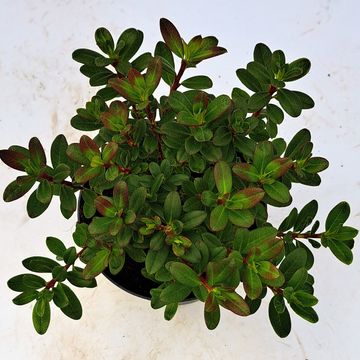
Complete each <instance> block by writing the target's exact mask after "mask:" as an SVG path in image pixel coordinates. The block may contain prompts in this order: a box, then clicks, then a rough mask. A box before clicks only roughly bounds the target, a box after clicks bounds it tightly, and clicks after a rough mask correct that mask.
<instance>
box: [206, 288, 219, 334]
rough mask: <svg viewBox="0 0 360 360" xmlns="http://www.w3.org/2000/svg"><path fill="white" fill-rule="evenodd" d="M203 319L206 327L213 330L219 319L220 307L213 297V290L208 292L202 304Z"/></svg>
mask: <svg viewBox="0 0 360 360" xmlns="http://www.w3.org/2000/svg"><path fill="white" fill-rule="evenodd" d="M204 319H205V324H206V327H207V328H208V329H209V330H214V329H215V328H216V327H217V326H218V324H219V321H220V307H219V304H218V303H217V300H216V298H215V295H214V292H210V293H209V295H208V297H207V299H206V301H205V306H204Z"/></svg>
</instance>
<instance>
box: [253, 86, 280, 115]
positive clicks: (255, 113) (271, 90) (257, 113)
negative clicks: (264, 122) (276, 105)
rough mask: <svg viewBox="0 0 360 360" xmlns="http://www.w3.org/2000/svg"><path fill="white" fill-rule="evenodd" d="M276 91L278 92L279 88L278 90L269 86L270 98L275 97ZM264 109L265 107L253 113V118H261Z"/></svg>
mask: <svg viewBox="0 0 360 360" xmlns="http://www.w3.org/2000/svg"><path fill="white" fill-rule="evenodd" d="M276 91H277V88H276V87H275V86H274V85H270V86H269V90H268V93H269V95H270V96H272V95H274V93H275V92H276ZM270 100H271V99H270ZM263 109H264V107H262V108H261V109H259V110H257V111H255V112H254V113H253V116H254V117H259V116H260V114H261V111H262V110H263Z"/></svg>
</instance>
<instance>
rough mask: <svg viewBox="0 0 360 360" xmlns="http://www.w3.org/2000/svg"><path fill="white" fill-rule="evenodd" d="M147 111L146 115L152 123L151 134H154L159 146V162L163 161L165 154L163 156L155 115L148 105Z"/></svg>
mask: <svg viewBox="0 0 360 360" xmlns="http://www.w3.org/2000/svg"><path fill="white" fill-rule="evenodd" d="M145 111H146V115H147V117H148V119H149V121H150V127H151V132H152V133H153V134H154V136H155V137H156V140H157V146H158V150H159V160H160V161H161V160H163V159H164V154H163V151H162V147H161V135H160V133H159V132H158V131H157V129H156V121H155V115H154V114H153V112H152V111H151V109H150V105H148V106H147V107H146V108H145Z"/></svg>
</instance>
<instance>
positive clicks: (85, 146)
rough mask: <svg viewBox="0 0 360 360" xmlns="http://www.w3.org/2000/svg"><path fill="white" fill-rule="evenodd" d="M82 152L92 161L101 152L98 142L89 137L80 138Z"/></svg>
mask: <svg viewBox="0 0 360 360" xmlns="http://www.w3.org/2000/svg"><path fill="white" fill-rule="evenodd" d="M80 150H81V152H82V153H83V154H84V155H85V156H86V157H87V158H88V159H89V160H91V159H92V158H93V157H94V156H95V155H99V154H100V150H99V147H98V146H97V145H96V142H95V141H94V140H93V139H91V138H90V137H89V136H87V135H83V136H82V137H81V138H80Z"/></svg>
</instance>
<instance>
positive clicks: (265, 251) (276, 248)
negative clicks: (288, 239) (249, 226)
mask: <svg viewBox="0 0 360 360" xmlns="http://www.w3.org/2000/svg"><path fill="white" fill-rule="evenodd" d="M257 249H258V251H259V252H260V253H259V254H257V253H256V255H255V258H256V260H271V259H273V258H274V257H276V256H277V255H279V254H280V253H281V251H282V250H283V249H284V241H283V240H282V239H278V238H275V237H273V238H272V239H267V240H265V241H263V242H262V243H261V244H260V245H257Z"/></svg>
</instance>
